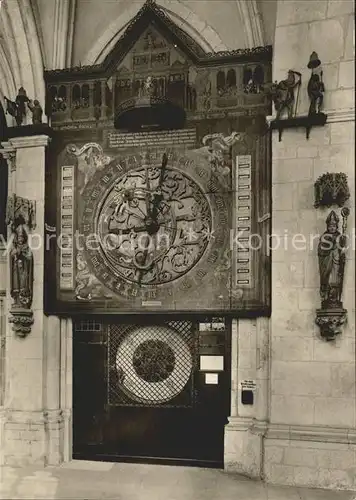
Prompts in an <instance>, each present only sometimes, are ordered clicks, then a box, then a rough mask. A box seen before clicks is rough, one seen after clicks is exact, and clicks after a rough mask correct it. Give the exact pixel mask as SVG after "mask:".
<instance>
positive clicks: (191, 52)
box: [45, 0, 272, 82]
mask: <svg viewBox="0 0 356 500" xmlns="http://www.w3.org/2000/svg"><path fill="white" fill-rule="evenodd" d="M150 25H151V26H154V27H155V28H156V29H157V31H159V32H160V33H161V34H162V36H164V37H165V38H166V39H167V40H169V41H171V42H172V44H173V45H175V46H176V47H178V48H179V49H180V50H181V51H182V52H183V53H184V54H185V55H186V56H187V58H188V59H190V60H191V61H192V63H194V64H196V65H198V66H205V65H211V64H214V63H220V64H221V63H227V62H235V61H236V62H252V61H261V60H266V61H268V62H270V61H271V60H272V47H271V46H266V47H256V48H253V49H238V50H231V51H222V52H205V51H204V49H203V48H202V47H201V46H200V45H199V44H198V43H197V42H196V41H195V40H194V39H193V38H192V37H191V36H189V35H188V34H187V33H186V32H185V31H183V30H182V29H181V28H179V27H178V26H177V25H176V24H175V23H174V22H173V21H172V20H171V18H170V17H169V16H168V15H167V14H166V12H165V11H164V9H163V8H161V7H159V6H158V5H157V4H156V2H155V1H154V0H146V2H145V3H144V5H143V6H142V7H141V9H140V10H139V11H138V12H137V14H136V16H135V17H133V18H132V20H131V21H130V23H129V24H128V26H127V27H126V29H125V31H124V33H123V34H122V36H121V37H120V39H119V40H118V41H117V43H116V44H115V47H114V48H113V49H112V51H111V52H110V53H109V54H108V55H107V56H106V57H105V59H104V61H103V62H102V63H100V64H95V65H90V66H77V67H74V68H66V69H61V70H50V71H45V79H46V81H47V82H54V81H57V80H59V79H63V77H65V79H66V80H76V79H78V78H81V77H85V78H98V77H104V76H107V77H109V76H111V73H112V72H113V71H114V70H115V68H116V67H117V65H118V64H119V63H120V62H121V61H122V60H123V58H124V57H125V56H126V55H127V53H128V52H129V51H130V50H131V49H132V47H133V46H134V44H135V43H136V42H137V40H138V39H139V37H140V36H141V35H142V34H143V33H144V31H145V30H146V29H147V28H148V26H150Z"/></svg>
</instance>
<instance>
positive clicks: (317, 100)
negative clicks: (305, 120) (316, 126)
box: [308, 52, 325, 115]
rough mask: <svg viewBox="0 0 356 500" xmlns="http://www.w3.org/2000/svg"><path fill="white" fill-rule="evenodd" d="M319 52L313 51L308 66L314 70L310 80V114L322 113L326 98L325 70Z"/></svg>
mask: <svg viewBox="0 0 356 500" xmlns="http://www.w3.org/2000/svg"><path fill="white" fill-rule="evenodd" d="M320 65H321V62H320V60H319V58H318V54H317V53H316V52H313V53H312V54H311V56H310V59H309V63H308V68H309V69H311V70H312V74H311V76H310V79H309V82H308V96H309V99H310V107H309V115H314V114H317V113H320V110H321V107H322V105H323V100H324V92H325V86H324V83H323V72H322V70H321V67H320Z"/></svg>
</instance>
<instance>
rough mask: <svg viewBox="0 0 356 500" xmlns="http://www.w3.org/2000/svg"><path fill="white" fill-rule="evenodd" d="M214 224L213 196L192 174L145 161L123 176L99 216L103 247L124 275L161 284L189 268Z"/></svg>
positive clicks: (135, 279) (148, 282) (165, 160)
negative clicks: (211, 204) (207, 194)
mask: <svg viewBox="0 0 356 500" xmlns="http://www.w3.org/2000/svg"><path fill="white" fill-rule="evenodd" d="M211 228H212V217H211V211H210V206H209V202H208V200H207V199H206V197H205V196H204V193H203V192H202V191H201V189H200V188H199V187H198V186H197V184H196V183H195V182H194V181H193V180H192V179H190V178H189V177H188V176H186V175H183V174H182V173H181V172H179V171H177V170H174V169H172V168H167V156H166V155H164V156H163V161H162V166H161V168H157V167H149V166H146V167H142V168H139V169H137V170H131V171H130V172H128V173H127V174H126V175H124V176H123V177H122V178H121V179H119V180H118V181H117V182H116V184H115V185H114V186H113V188H112V190H110V192H109V193H108V195H107V197H106V200H105V201H104V203H103V205H102V208H101V210H100V213H99V217H98V234H99V237H100V243H101V248H102V251H103V252H104V253H105V256H106V258H107V260H108V261H109V262H110V264H111V266H112V267H113V269H115V270H116V272H118V273H119V274H120V275H121V276H122V277H123V278H125V279H126V280H128V281H131V282H133V283H139V284H142V285H158V284H162V283H167V282H170V281H173V280H175V279H177V278H179V277H180V276H182V275H183V274H185V273H186V272H187V271H188V270H189V269H190V268H192V267H193V266H194V264H195V263H197V262H198V261H199V259H200V258H201V256H202V255H203V253H204V251H205V249H206V246H207V244H208V238H207V236H208V234H209V232H210V231H211Z"/></svg>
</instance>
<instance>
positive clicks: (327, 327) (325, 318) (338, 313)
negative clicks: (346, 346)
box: [315, 308, 347, 341]
mask: <svg viewBox="0 0 356 500" xmlns="http://www.w3.org/2000/svg"><path fill="white" fill-rule="evenodd" d="M346 318H347V311H346V309H343V308H339V309H337V308H334V309H317V311H316V319H315V323H316V324H317V325H318V327H319V328H320V335H321V336H322V337H323V338H324V339H326V340H327V341H330V340H334V339H335V338H336V336H337V335H338V334H340V333H341V327H342V325H343V324H344V323H345V322H346Z"/></svg>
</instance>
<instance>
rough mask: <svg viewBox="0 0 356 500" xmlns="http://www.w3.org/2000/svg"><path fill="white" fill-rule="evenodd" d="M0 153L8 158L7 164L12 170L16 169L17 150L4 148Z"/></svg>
mask: <svg viewBox="0 0 356 500" xmlns="http://www.w3.org/2000/svg"><path fill="white" fill-rule="evenodd" d="M0 154H2V156H3V157H4V158H5V160H7V164H8V166H9V169H10V171H11V172H15V171H16V151H14V150H11V149H8V150H6V149H3V150H1V151H0Z"/></svg>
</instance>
